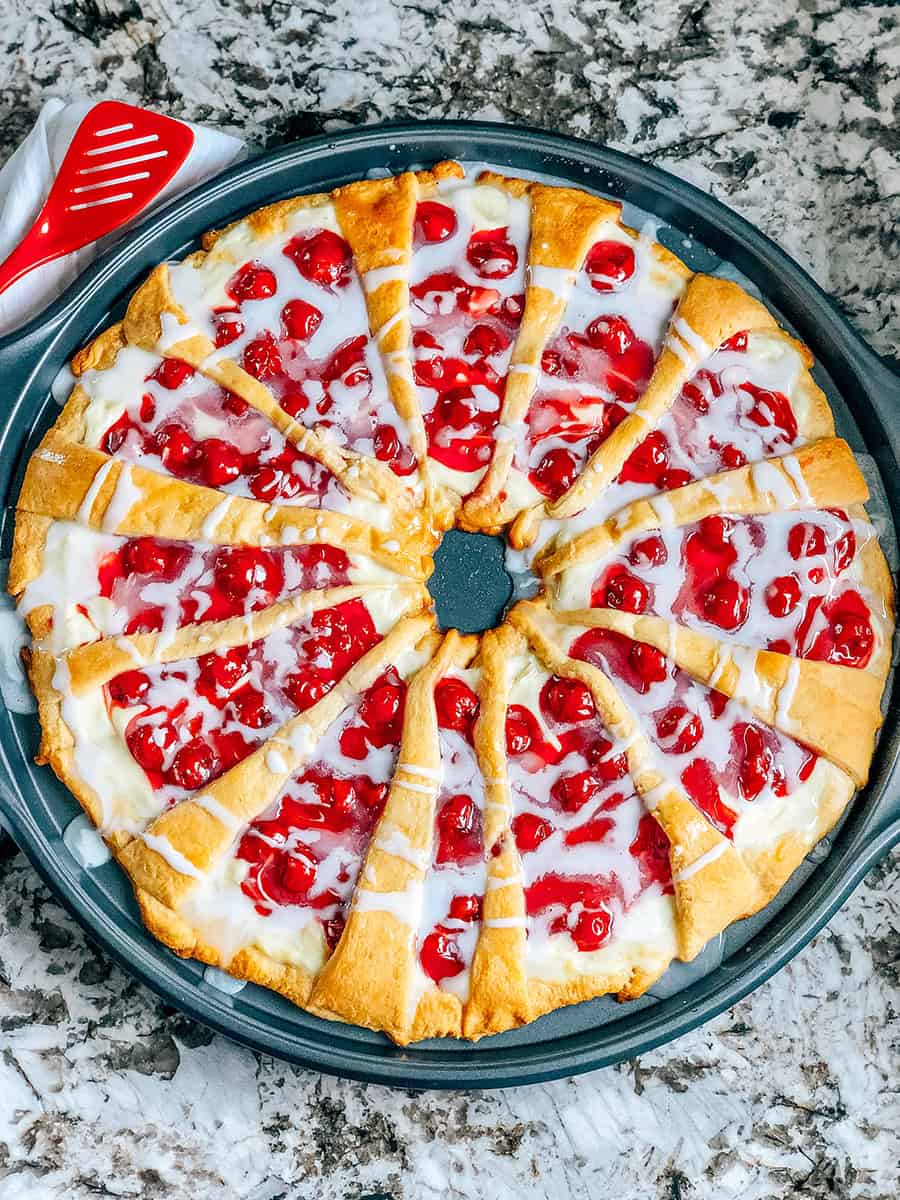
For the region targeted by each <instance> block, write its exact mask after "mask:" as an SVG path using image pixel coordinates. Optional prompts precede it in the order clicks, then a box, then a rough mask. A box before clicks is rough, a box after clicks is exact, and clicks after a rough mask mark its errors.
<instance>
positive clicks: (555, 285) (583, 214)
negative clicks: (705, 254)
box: [463, 184, 691, 532]
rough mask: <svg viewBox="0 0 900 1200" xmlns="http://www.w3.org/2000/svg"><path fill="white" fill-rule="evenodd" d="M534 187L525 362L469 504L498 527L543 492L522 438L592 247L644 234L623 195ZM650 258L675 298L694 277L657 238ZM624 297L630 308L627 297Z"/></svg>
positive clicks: (487, 526)
mask: <svg viewBox="0 0 900 1200" xmlns="http://www.w3.org/2000/svg"><path fill="white" fill-rule="evenodd" d="M530 194H531V203H532V231H531V240H530V244H529V271H528V287H527V289H526V292H525V312H524V316H523V319H522V325H521V328H520V329H519V334H518V337H517V339H516V344H515V347H514V350H513V355H512V364H511V365H512V367H513V368H518V369H511V370H510V374H509V376H508V378H507V385H506V392H505V396H504V402H503V409H502V411H501V414H500V425H499V426H498V433H497V436H496V442H495V448H494V456H493V458H492V460H491V465H490V468H489V470H488V473H487V474H486V475H485V477H484V479H483V480H482V481H481V483H480V484H479V486H478V488H477V490H476V491H475V492H474V493H473V494H472V496H470V497H469V499H468V500H467V501H466V504H465V507H464V511H463V520H464V521H465V523H466V524H467V525H468V526H471V527H472V528H478V529H484V530H489V531H491V532H497V531H498V530H499V529H500V528H501V527H502V526H503V525H505V524H507V523H508V522H509V521H511V520H512V519H513V518H514V517H515V516H516V515H517V514H518V512H519V511H520V510H521V509H522V508H523V507H525V506H526V505H533V504H534V502H535V500H540V496H539V493H538V491H537V489H536V488H534V487H533V486H532V484H531V483H530V482H529V480H528V479H527V477H526V476H525V475H524V474H523V473H522V472H521V471H520V470H518V469H517V468H515V467H514V466H513V462H514V459H515V457H516V445H517V443H518V444H521V443H522V440H523V438H525V437H527V433H528V423H527V418H528V412H529V406H530V404H531V401H532V397H533V396H534V395H535V393H536V392H537V391H538V390H539V389H538V384H539V380H540V377H541V369H540V366H541V355H542V353H543V351H544V349H545V348H546V346H547V343H548V341H549V340H550V338H551V336H552V335H553V334H554V332H555V331H556V330H557V329H558V328H559V327H560V325H561V324H562V323H564V321H565V317H566V313H567V311H568V308H569V302H570V298H571V296H572V289H573V284H574V283H575V279H576V275H577V273H578V271H579V270H580V269H581V268H582V267H583V264H584V260H585V256H586V254H587V252H588V250H589V249H590V247H591V245H592V244H593V243H595V242H597V241H599V240H601V239H604V238H606V239H608V238H612V239H614V240H616V241H626V244H628V245H632V244H634V243H636V242H637V241H638V235H637V233H636V232H635V231H634V230H630V229H628V228H627V227H626V226H624V225H622V224H621V222H620V221H619V214H620V212H621V205H620V204H619V203H613V202H611V201H608V200H602V199H600V198H599V197H597V196H591V195H589V194H588V193H586V192H581V191H578V190H577V189H574V188H559V187H547V186H546V185H543V184H532V185H530ZM648 258H649V261H648V264H647V277H648V278H650V277H652V278H654V279H656V280H658V281H659V282H660V284H661V286H663V287H665V289H666V290H667V291H671V292H672V299H673V301H674V300H675V299H676V298H677V296H678V294H679V292H680V291H681V290H682V289H683V288H684V285H685V281H686V280H687V279H689V278H690V274H691V273H690V271H689V270H688V269H687V267H685V265H684V264H683V263H682V262H681V261H680V260H679V259H678V258H676V257H675V255H674V254H671V253H670V252H669V251H668V250H666V249H665V248H664V247H663V246H660V245H659V244H657V243H653V244H652V245H651V246H650V247H649V249H648ZM623 305H624V307H625V308H626V309H627V300H626V299H623ZM667 316H668V314H667ZM575 319H578V318H575ZM579 332H580V327H579ZM585 386H586V388H589V387H590V382H589V381H585ZM520 427H524V430H523V429H521V428H520Z"/></svg>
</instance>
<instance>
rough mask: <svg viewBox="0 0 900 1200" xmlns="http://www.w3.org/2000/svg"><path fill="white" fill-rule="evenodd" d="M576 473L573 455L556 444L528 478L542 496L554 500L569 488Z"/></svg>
mask: <svg viewBox="0 0 900 1200" xmlns="http://www.w3.org/2000/svg"><path fill="white" fill-rule="evenodd" d="M577 474H578V461H577V459H576V458H575V455H574V454H573V453H572V452H571V450H566V449H565V447H564V446H556V447H554V448H553V449H552V450H548V451H547V453H546V454H545V455H544V457H543V458H542V459H541V461H540V462H539V463H538V465H537V466H536V467H535V469H534V470H533V471H532V472H531V475H530V476H529V478H530V479H531V482H532V483H533V484H534V486H535V487H536V488H537V490H538V491H539V492H540V493H541V494H542V495H543V496H547V497H548V498H549V499H551V500H556V499H558V498H559V497H560V496H561V495H562V494H563V492H567V491H568V490H569V488H570V487H571V486H572V484H573V483H574V482H575V477H576V476H577Z"/></svg>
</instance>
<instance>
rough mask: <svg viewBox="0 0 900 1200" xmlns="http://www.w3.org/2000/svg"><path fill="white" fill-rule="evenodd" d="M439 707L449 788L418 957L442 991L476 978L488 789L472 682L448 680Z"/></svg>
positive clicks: (440, 689)
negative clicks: (476, 737)
mask: <svg viewBox="0 0 900 1200" xmlns="http://www.w3.org/2000/svg"><path fill="white" fill-rule="evenodd" d="M435 707H436V711H437V717H438V737H439V742H440V751H441V763H442V766H443V786H442V789H441V792H440V794H439V796H438V799H437V805H436V819H435V831H434V858H433V863H432V869H431V871H430V873H429V875H428V879H427V881H426V885H425V886H426V890H425V901H424V909H425V911H424V916H423V919H422V922H421V929H420V933H419V942H418V951H419V962H420V964H421V966H422V970H423V971H424V972H425V974H426V975H427V976H428V977H429V979H431V980H432V981H433V982H434V983H436V984H437V985H438V986H439V987H440V986H442V985H444V984H445V981H449V980H453V979H458V977H460V976H463V973H464V972H468V969H469V967H470V966H471V962H472V956H473V955H474V953H475V943H476V940H477V938H478V930H479V927H480V923H481V918H482V897H483V894H484V884H485V862H484V838H483V824H482V822H483V812H484V786H483V783H482V779H481V774H480V771H479V767H478V762H477V759H476V756H475V748H474V742H473V730H474V726H475V721H476V719H477V717H478V710H479V701H478V697H477V696H476V695H475V693H474V692H473V691H472V689H471V688H470V687H469V685H468V684H467V683H466V682H465V680H463V679H461V678H459V677H458V676H455V675H447V676H445V677H444V678H443V679H442V680H441V681H440V682H439V683H438V685H437V687H436V688H435Z"/></svg>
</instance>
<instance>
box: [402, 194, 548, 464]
mask: <svg viewBox="0 0 900 1200" xmlns="http://www.w3.org/2000/svg"><path fill="white" fill-rule="evenodd" d="M460 220H461V217H460V214H459V213H458V212H457V211H456V210H455V209H454V208H453V207H451V206H450V205H447V204H442V203H439V202H437V201H423V202H422V203H420V204H419V206H418V208H417V211H416V222H415V237H414V246H415V248H414V253H413V263H412V279H413V282H412V285H411V287H410V297H411V308H410V320H411V323H412V330H413V333H412V356H413V374H414V377H415V381H416V383H417V384H418V387H419V396H420V400H421V403H422V409H423V416H424V419H425V429H426V433H427V435H428V453H429V457H430V458H433V459H434V460H435V461H437V462H439V463H440V464H441V465H442V466H444V467H447V468H448V469H449V470H452V471H459V472H462V473H464V474H470V473H472V472H476V471H479V472H480V471H483V470H484V469H485V468H486V467H487V464H488V462H489V461H490V457H491V453H492V450H493V438H494V431H495V429H496V426H497V423H498V421H499V419H500V408H501V404H502V400H503V390H504V387H505V383H506V373H507V370H508V367H509V359H510V355H511V353H512V347H513V343H514V341H515V337H516V332H517V330H518V328H519V324H520V323H521V320H522V312H523V309H524V303H525V297H524V270H525V258H526V255H525V247H524V241H523V235H522V231H520V230H515V231H514V230H512V229H511V228H510V227H509V226H500V227H498V228H496V229H478V230H476V229H474V228H471V227H469V228H468V229H464V228H462V227H461V225H460ZM445 242H448V243H451V245H449V246H448V247H447V252H446V253H440V252H437V253H436V248H438V251H439V248H440V246H441V244H442V243H445ZM432 267H433V268H434V269H432Z"/></svg>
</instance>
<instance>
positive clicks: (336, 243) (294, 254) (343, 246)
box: [284, 229, 353, 289]
mask: <svg viewBox="0 0 900 1200" xmlns="http://www.w3.org/2000/svg"><path fill="white" fill-rule="evenodd" d="M284 253H285V254H286V255H287V256H288V258H290V259H291V260H292V262H293V263H294V265H295V266H296V268H297V270H298V271H299V272H300V274H301V275H302V276H303V277H304V279H308V280H310V282H311V283H317V284H318V285H319V287H323V288H329V289H334V288H343V287H346V286H347V284H348V283H349V282H350V269H351V266H352V263H353V255H352V252H351V250H350V247H349V246H348V244H347V243H346V242H345V241H344V239H343V238H342V237H340V236H339V235H338V234H336V233H333V232H332V231H331V230H330V229H320V230H319V231H318V232H317V233H305V234H300V235H299V236H298V237H295V238H294V239H293V240H292V241H290V242H288V244H287V245H286V246H285V248H284Z"/></svg>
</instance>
